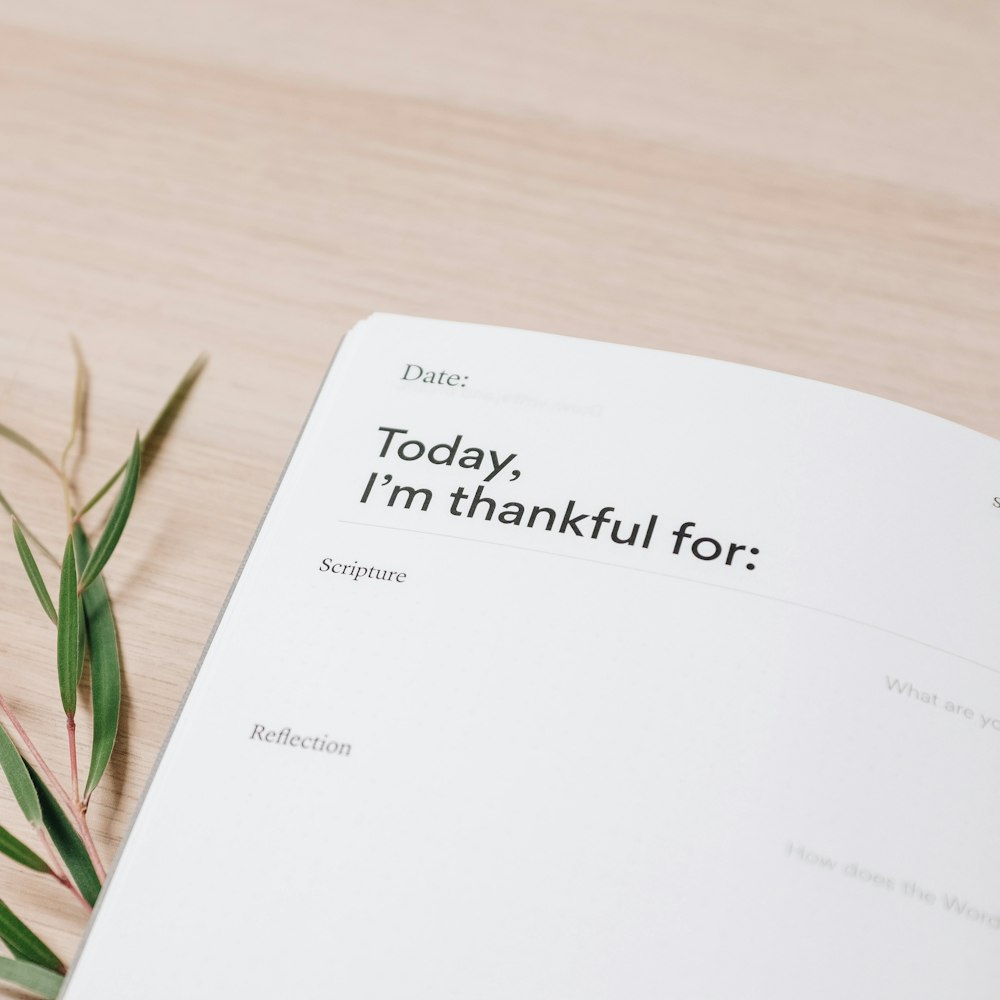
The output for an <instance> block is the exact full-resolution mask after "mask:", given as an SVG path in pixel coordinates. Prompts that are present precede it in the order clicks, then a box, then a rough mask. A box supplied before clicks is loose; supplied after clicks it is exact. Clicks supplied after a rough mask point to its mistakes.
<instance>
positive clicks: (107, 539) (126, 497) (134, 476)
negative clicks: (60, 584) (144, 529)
mask: <svg viewBox="0 0 1000 1000" xmlns="http://www.w3.org/2000/svg"><path fill="white" fill-rule="evenodd" d="M141 464H142V446H141V444H140V441H139V435H138V434H136V436H135V441H134V442H133V444H132V455H131V457H130V458H129V460H128V464H127V465H126V466H125V482H123V483H122V488H121V491H120V492H119V494H118V498H117V499H116V500H115V505H114V507H112V508H111V514H110V515H109V517H108V523H107V524H106V525H105V526H104V531H103V532H102V533H101V537H100V538H99V539H98V542H97V545H95V546H94V551H93V552H92V553H91V555H90V558H89V559H88V560H87V565H86V567H85V568H84V570H83V572H82V573H81V574H80V586H79V588H78V590H79V591H80V593H81V594H82V593H83V592H84V591H85V590H86V589H87V588H88V587H89V586H90V585H91V584H92V583H93V582H94V580H96V579H97V577H98V574H99V573H100V572H101V570H102V569H104V567H105V565H106V563H107V561H108V560H109V559H110V558H111V553H112V552H114V551H115V546H116V545H117V544H118V539H119V538H121V536H122V532H123V531H124V530H125V523H126V522H127V521H128V516H129V513H130V512H131V510H132V501H133V500H134V499H135V490H136V486H138V484H139V466H140V465H141Z"/></svg>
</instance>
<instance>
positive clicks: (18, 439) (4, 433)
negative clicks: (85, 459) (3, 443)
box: [0, 424, 59, 474]
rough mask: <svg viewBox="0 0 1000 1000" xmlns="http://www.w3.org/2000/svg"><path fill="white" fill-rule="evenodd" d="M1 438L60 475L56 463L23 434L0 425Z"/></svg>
mask: <svg viewBox="0 0 1000 1000" xmlns="http://www.w3.org/2000/svg"><path fill="white" fill-rule="evenodd" d="M0 437H4V438H6V439H7V440H8V441H10V442H11V443H12V444H16V445H17V446H18V448H23V449H24V450H25V451H26V452H27V453H28V454H29V455H31V456H33V457H34V458H37V459H38V461H39V462H41V463H43V464H44V465H47V466H48V467H49V468H50V469H51V470H52V471H53V472H55V473H57V474H58V472H59V470H58V469H57V468H56V464H55V462H53V461H52V459H51V458H49V456H48V455H46V454H45V452H44V451H42V449H41V448H39V447H38V445H36V444H33V443H32V442H31V441H29V440H28V439H27V438H26V437H25V436H24V435H23V434H18V432H17V431H16V430H14V428H13V427H8V426H7V425H6V424H0Z"/></svg>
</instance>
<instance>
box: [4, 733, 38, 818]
mask: <svg viewBox="0 0 1000 1000" xmlns="http://www.w3.org/2000/svg"><path fill="white" fill-rule="evenodd" d="M0 769H2V770H3V773H4V774H5V775H6V777H7V782H8V784H9V785H10V790H11V791H12V792H13V793H14V798H15V799H16V800H17V804H18V805H19V806H20V807H21V812H23V813H24V818H25V819H26V820H27V821H28V822H29V823H30V824H31V825H32V826H40V825H41V824H42V807H41V803H40V802H39V798H38V792H37V791H36V789H35V783H34V782H33V781H32V780H31V775H30V774H29V772H28V768H27V765H26V764H25V763H24V758H22V757H21V754H20V753H19V752H18V749H17V747H16V746H14V742H13V740H11V738H10V737H9V736H8V735H7V730H6V729H4V728H3V726H0Z"/></svg>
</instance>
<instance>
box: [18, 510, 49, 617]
mask: <svg viewBox="0 0 1000 1000" xmlns="http://www.w3.org/2000/svg"><path fill="white" fill-rule="evenodd" d="M10 523H11V525H12V526H13V528H14V544H15V545H16V546H17V554H18V555H19V556H20V557H21V564H22V565H23V566H24V571H25V573H27V574H28V579H29V580H30V581H31V586H32V587H33V588H34V590H35V594H36V596H37V597H38V600H39V603H40V604H41V605H42V610H43V611H44V612H45V613H46V614H47V615H48V616H49V618H51V619H52V624H53V625H55V624H56V622H57V621H58V619H57V617H56V609H55V605H53V603H52V598H51V597H49V591H48V589H47V588H46V586H45V581H44V580H43V579H42V574H41V573H40V572H39V571H38V563H36V562H35V557H34V556H33V555H32V553H31V548H30V546H29V545H28V539H27V538H25V537H24V532H23V531H22V530H21V525H20V524H18V523H17V518H16V517H12V518H11V522H10Z"/></svg>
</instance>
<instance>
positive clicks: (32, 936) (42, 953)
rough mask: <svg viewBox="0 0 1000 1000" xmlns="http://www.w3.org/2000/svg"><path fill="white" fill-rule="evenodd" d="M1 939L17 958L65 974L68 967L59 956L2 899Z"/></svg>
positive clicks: (0, 903)
mask: <svg viewBox="0 0 1000 1000" xmlns="http://www.w3.org/2000/svg"><path fill="white" fill-rule="evenodd" d="M0 938H3V942H4V944H6V945H7V947H8V948H10V950H11V952H13V954H14V957H15V958H23V959H24V960H25V961H27V962H32V963H33V964H35V965H40V966H42V967H43V968H46V969H51V970H52V971H53V972H65V971H66V966H65V965H63V964H62V962H60V961H59V956H58V955H56V953H55V952H54V951H53V950H52V949H51V948H50V947H49V946H48V945H47V944H46V943H45V942H44V941H43V940H42V939H41V938H40V937H39V936H38V935H37V934H36V933H35V932H34V931H33V930H32V929H31V928H30V927H29V926H28V925H27V924H26V923H24V921H23V920H21V919H20V918H19V917H17V916H16V915H15V914H14V911H13V910H11V908H10V907H9V906H8V905H7V904H6V903H5V902H4V901H3V900H2V899H0Z"/></svg>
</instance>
